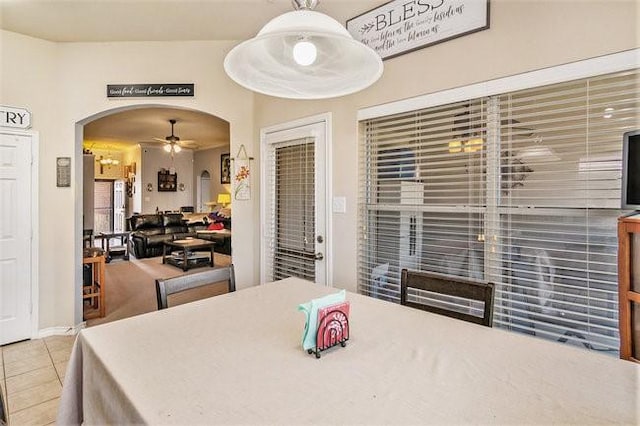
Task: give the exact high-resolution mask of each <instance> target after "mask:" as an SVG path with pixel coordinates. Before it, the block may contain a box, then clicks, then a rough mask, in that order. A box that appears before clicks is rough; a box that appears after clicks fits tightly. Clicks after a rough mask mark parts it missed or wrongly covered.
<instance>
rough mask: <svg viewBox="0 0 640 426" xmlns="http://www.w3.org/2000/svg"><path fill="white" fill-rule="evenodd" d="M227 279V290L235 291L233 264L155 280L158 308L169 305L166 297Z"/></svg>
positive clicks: (164, 307)
mask: <svg viewBox="0 0 640 426" xmlns="http://www.w3.org/2000/svg"><path fill="white" fill-rule="evenodd" d="M221 281H227V284H228V291H229V292H232V291H236V277H235V273H234V270H233V265H229V266H222V267H217V268H214V269H207V270H206V271H202V272H196V273H194V274H186V275H180V276H177V277H173V278H165V279H157V280H156V297H157V299H158V309H159V310H160V309H166V308H168V307H169V305H168V302H167V297H168V296H170V295H172V294H176V293H180V292H183V291H186V290H191V289H195V288H198V287H202V286H205V285H209V284H213V283H218V282H221Z"/></svg>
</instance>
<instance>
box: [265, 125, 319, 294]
mask: <svg viewBox="0 0 640 426" xmlns="http://www.w3.org/2000/svg"><path fill="white" fill-rule="evenodd" d="M324 134H325V131H324V123H323V124H317V125H310V126H303V127H299V128H295V129H290V130H283V131H278V132H272V133H268V134H267V135H266V137H265V144H266V146H265V148H266V152H265V153H266V169H265V182H266V206H265V207H266V211H265V213H266V218H265V221H266V223H265V230H266V237H267V238H266V240H265V244H266V247H265V265H264V268H265V269H264V270H265V276H266V277H265V280H266V281H274V280H279V279H283V278H287V277H299V278H303V279H306V280H309V281H313V282H316V283H320V284H326V275H327V274H326V269H327V267H326V265H327V261H326V259H325V256H326V242H325V239H326V231H325V228H326V205H325V204H326V195H325V188H326V184H325V173H324V169H325V155H324V144H325V137H324Z"/></svg>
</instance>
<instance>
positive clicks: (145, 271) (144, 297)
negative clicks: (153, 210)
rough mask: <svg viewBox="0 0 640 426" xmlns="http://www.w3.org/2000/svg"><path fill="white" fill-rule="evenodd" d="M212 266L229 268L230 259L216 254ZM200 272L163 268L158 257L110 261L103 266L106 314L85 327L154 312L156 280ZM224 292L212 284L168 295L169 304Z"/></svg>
mask: <svg viewBox="0 0 640 426" xmlns="http://www.w3.org/2000/svg"><path fill="white" fill-rule="evenodd" d="M214 263H215V265H216V267H217V266H226V265H229V264H230V263H231V257H230V256H227V255H224V254H220V253H216V254H215V259H214ZM204 269H205V268H194V269H191V270H190V271H187V272H183V271H182V270H181V269H179V268H176V267H175V266H171V265H163V264H162V257H161V256H160V257H152V258H148V259H136V258H135V257H131V258H130V260H128V261H126V260H122V259H114V260H112V261H111V263H108V264H107V267H106V270H105V281H106V285H105V293H106V296H105V299H106V305H105V306H106V315H105V317H104V318H94V319H89V320H87V327H91V326H94V325H98V324H104V323H107V322H111V321H116V320H119V319H123V318H128V317H132V316H134V315H140V314H144V313H147V312H152V311H155V310H157V308H158V306H157V302H156V279H157V278H171V277H175V276H178V275H182V274H192V273H195V272H198V271H203V270H204ZM226 291H227V289H226V286H225V285H223V284H222V283H221V284H212V285H208V286H204V287H201V288H198V289H195V290H190V291H187V292H184V293H182V294H179V295H175V296H171V297H170V298H169V304H170V305H176V304H180V303H186V302H189V301H192V300H197V299H201V298H204V297H211V296H215V295H217V294H221V293H226Z"/></svg>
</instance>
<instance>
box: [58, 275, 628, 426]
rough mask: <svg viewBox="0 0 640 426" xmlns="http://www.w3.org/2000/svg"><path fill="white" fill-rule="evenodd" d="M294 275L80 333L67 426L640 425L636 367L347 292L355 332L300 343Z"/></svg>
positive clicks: (305, 288)
mask: <svg viewBox="0 0 640 426" xmlns="http://www.w3.org/2000/svg"><path fill="white" fill-rule="evenodd" d="M334 291H336V290H335V289H330V288H325V287H322V286H317V285H315V284H311V283H308V282H305V281H302V280H299V279H294V278H289V279H286V280H283V281H279V282H276V283H270V284H266V285H263V286H258V287H253V288H249V289H246V290H241V291H238V292H235V293H231V294H226V295H222V296H217V297H214V298H211V299H206V300H201V301H198V302H194V303H190V304H187V305H181V306H177V307H174V308H171V309H167V310H164V311H158V312H153V313H150V314H146V315H141V316H137V317H133V318H129V319H126V320H121V321H117V322H113V323H109V324H105V325H101V326H98V327H93V328H89V329H86V330H83V331H82V332H81V333H80V335H79V336H78V339H77V341H76V345H75V348H74V350H73V353H72V357H71V360H70V363H69V366H68V368H67V377H66V379H65V384H64V389H63V395H62V400H61V403H60V411H59V416H58V424H59V425H62V424H78V423H80V422H81V421H84V422H85V423H86V424H107V423H109V424H130V423H147V424H181V425H195V424H281V425H299V424H366V425H372V424H393V425H396V424H454V423H455V424H524V423H530V424H551V423H556V424H569V423H571V424H581V425H582V424H614V423H622V424H638V422H639V421H640V401H639V397H638V395H639V383H640V381H639V379H640V366H638V365H636V364H633V363H631V362H628V361H621V360H619V359H615V358H613V357H610V356H605V355H601V354H597V353H593V352H587V351H585V350H581V349H578V348H573V347H568V346H565V345H562V344H558V343H554V342H547V341H544V340H539V339H535V338H531V337H528V336H524V335H518V334H515V333H509V332H506V331H503V330H499V329H495V328H487V327H482V326H478V325H475V324H470V323H466V322H463V321H458V320H453V319H450V318H447V317H443V316H438V315H435V314H430V313H427V312H423V311H420V310H415V309H411V308H407V307H403V306H399V305H395V304H392V303H389V302H384V301H380V300H375V299H371V298H367V297H364V296H360V295H357V294H352V293H348V294H347V299H348V300H350V301H351V318H350V325H351V338H350V340H349V342H348V344H347V347H346V348H340V347H336V348H332V349H331V350H329V351H328V352H323V355H322V358H321V359H319V360H318V359H316V358H315V357H314V356H313V355H309V354H307V353H306V352H305V351H303V350H302V349H301V343H300V339H301V334H302V329H303V326H304V318H303V314H302V313H300V312H297V311H296V307H297V305H298V304H299V303H302V302H306V301H308V300H309V299H311V298H314V297H318V296H321V295H324V294H328V293H331V292H334Z"/></svg>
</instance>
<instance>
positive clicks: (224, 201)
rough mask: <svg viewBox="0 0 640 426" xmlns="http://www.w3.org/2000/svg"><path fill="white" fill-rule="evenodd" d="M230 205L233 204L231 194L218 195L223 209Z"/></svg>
mask: <svg viewBox="0 0 640 426" xmlns="http://www.w3.org/2000/svg"><path fill="white" fill-rule="evenodd" d="M229 203H231V194H225V193H222V194H218V204H222V207H227V204H229Z"/></svg>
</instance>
